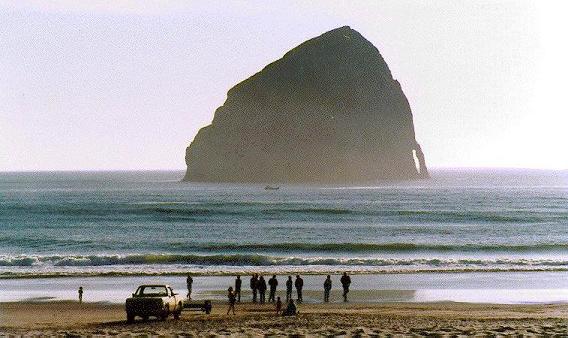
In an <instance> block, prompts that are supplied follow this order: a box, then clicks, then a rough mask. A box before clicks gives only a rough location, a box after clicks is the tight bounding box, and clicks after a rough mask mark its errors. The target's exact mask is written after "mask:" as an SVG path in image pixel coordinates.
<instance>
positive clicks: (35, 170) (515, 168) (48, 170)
mask: <svg viewBox="0 0 568 338" xmlns="http://www.w3.org/2000/svg"><path fill="white" fill-rule="evenodd" d="M475 169H477V170H527V171H557V172H563V171H568V168H563V169H561V168H530V167H486V166H479V167H476V166H473V167H459V166H456V167H453V166H433V167H428V170H475ZM185 170H187V169H186V168H156V169H153V168H150V169H124V168H122V169H121V168H118V169H24V170H2V169H0V173H1V174H9V173H65V172H69V173H71V172H84V173H104V172H107V173H111V172H168V171H171V172H173V171H185Z"/></svg>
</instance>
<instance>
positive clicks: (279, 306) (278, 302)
mask: <svg viewBox="0 0 568 338" xmlns="http://www.w3.org/2000/svg"><path fill="white" fill-rule="evenodd" d="M281 311H282V301H281V300H280V297H278V298H277V299H276V315H279V314H280V312H281Z"/></svg>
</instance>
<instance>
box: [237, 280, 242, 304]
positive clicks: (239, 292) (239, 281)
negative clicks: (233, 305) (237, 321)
mask: <svg viewBox="0 0 568 338" xmlns="http://www.w3.org/2000/svg"><path fill="white" fill-rule="evenodd" d="M242 285H243V280H242V279H241V276H240V275H237V279H235V296H237V302H239V303H240V302H241V286H242Z"/></svg>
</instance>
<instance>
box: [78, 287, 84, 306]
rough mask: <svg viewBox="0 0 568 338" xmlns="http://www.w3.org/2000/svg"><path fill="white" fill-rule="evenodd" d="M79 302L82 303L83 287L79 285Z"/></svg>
mask: <svg viewBox="0 0 568 338" xmlns="http://www.w3.org/2000/svg"><path fill="white" fill-rule="evenodd" d="M78 292H79V304H83V287H82V286H79V291H78Z"/></svg>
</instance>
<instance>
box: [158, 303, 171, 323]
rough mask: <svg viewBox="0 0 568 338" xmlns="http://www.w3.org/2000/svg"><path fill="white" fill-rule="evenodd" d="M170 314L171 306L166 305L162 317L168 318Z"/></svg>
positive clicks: (163, 318)
mask: <svg viewBox="0 0 568 338" xmlns="http://www.w3.org/2000/svg"><path fill="white" fill-rule="evenodd" d="M169 314H170V307H169V306H168V305H166V308H165V309H164V312H162V315H161V316H160V319H162V320H166V318H168V315H169Z"/></svg>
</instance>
